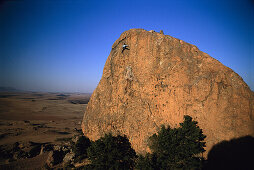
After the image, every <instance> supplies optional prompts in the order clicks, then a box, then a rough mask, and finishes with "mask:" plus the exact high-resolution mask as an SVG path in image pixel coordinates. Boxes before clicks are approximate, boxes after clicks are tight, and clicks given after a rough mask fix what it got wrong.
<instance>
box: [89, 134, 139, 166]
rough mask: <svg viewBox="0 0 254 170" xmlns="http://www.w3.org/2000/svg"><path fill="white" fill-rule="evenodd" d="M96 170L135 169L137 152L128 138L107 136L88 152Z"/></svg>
mask: <svg viewBox="0 0 254 170" xmlns="http://www.w3.org/2000/svg"><path fill="white" fill-rule="evenodd" d="M87 154H88V158H89V160H90V161H91V165H89V166H91V167H94V169H133V167H134V161H135V158H136V152H135V151H134V150H133V149H132V148H131V144H130V142H129V140H128V138H127V137H126V136H120V135H117V136H113V135H112V134H106V135H105V136H104V137H102V138H100V139H98V140H97V141H95V142H93V143H92V145H91V146H90V147H89V148H88V150H87Z"/></svg>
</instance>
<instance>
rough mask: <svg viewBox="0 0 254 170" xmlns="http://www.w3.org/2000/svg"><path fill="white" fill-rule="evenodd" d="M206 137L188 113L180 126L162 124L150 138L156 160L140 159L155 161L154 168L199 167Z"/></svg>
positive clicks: (149, 159)
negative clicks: (172, 126)
mask: <svg viewBox="0 0 254 170" xmlns="http://www.w3.org/2000/svg"><path fill="white" fill-rule="evenodd" d="M205 137H206V136H205V135H204V134H203V132H202V130H201V129H200V128H199V126H198V125H197V122H196V121H193V120H192V118H191V117H190V116H188V115H186V116H184V122H183V123H180V127H179V128H170V126H168V127H165V126H162V127H161V129H160V130H159V132H158V133H157V134H154V135H152V136H151V137H150V138H149V147H150V149H151V150H152V151H153V153H152V154H153V156H152V157H153V159H154V160H151V158H149V157H144V158H139V161H141V162H142V161H143V162H148V164H151V162H153V163H155V165H156V166H157V167H156V168H154V169H178V168H181V169H182V168H184V169H192V168H194V169H198V168H200V166H201V161H202V156H201V154H202V153H203V152H204V151H205V150H204V147H205V142H204V139H205ZM150 157H151V156H150ZM154 157H156V159H155V158H154ZM149 161H150V162H149ZM137 165H138V164H137ZM139 169H145V168H139Z"/></svg>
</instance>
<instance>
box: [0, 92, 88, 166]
mask: <svg viewBox="0 0 254 170" xmlns="http://www.w3.org/2000/svg"><path fill="white" fill-rule="evenodd" d="M89 98H90V94H81V93H39V92H1V93H0V146H1V149H8V148H11V147H12V146H13V144H14V143H16V142H18V143H19V144H21V145H22V146H23V147H24V148H25V147H27V149H28V150H29V149H30V148H29V146H30V145H29V143H31V142H34V143H54V144H56V143H61V142H64V141H65V140H66V139H68V138H70V137H73V136H74V135H76V134H78V133H80V132H81V121H82V118H83V115H84V111H85V109H86V106H87V103H88V101H89ZM14 162H15V161H14ZM9 163H13V162H10V161H9V160H4V159H1V160H0V165H4V164H9Z"/></svg>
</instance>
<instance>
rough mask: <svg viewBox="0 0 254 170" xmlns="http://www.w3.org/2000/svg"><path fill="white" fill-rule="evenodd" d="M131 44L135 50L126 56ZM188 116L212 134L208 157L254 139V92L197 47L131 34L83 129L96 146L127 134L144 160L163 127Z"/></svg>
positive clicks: (117, 48)
mask: <svg viewBox="0 0 254 170" xmlns="http://www.w3.org/2000/svg"><path fill="white" fill-rule="evenodd" d="M124 43H125V44H127V45H128V46H129V47H128V49H126V50H124V51H123V52H122V45H123V44H124ZM186 114H188V115H190V116H192V117H193V118H194V119H195V120H196V121H198V123H199V126H200V127H201V128H202V129H203V131H204V134H205V135H207V138H206V142H207V148H206V149H207V150H209V149H210V148H211V147H212V146H213V145H214V144H215V143H217V142H219V141H222V140H228V139H231V138H234V137H240V136H244V135H254V133H253V132H254V121H253V120H254V110H253V93H252V91H251V90H250V89H249V87H248V86H247V84H246V83H245V82H244V81H243V80H242V78H241V77H240V76H239V75H238V74H236V73H235V72H234V71H232V70H231V69H230V68H228V67H226V66H224V65H223V64H221V63H220V62H219V61H217V60H216V59H214V58H212V57H210V56H209V55H208V54H206V53H204V52H202V51H199V49H198V48H197V47H196V46H194V45H191V44H189V43H186V42H184V41H182V40H179V39H176V38H173V37H171V36H169V35H164V34H160V33H157V32H154V31H145V30H143V29H131V30H129V31H126V32H124V33H122V35H121V36H120V38H119V39H118V40H117V41H116V42H115V43H114V44H113V46H112V50H111V53H110V55H109V57H108V59H107V61H106V64H105V67H104V70H103V75H102V78H101V80H100V83H99V84H98V86H97V88H96V89H95V91H94V92H93V94H92V96H91V99H90V101H89V104H88V106H87V108H86V112H85V114H84V119H83V122H82V130H83V133H84V134H85V135H86V136H88V137H89V138H90V139H92V140H96V139H98V138H100V137H101V136H103V135H104V133H107V132H112V133H113V134H118V133H120V134H126V135H127V136H128V137H129V139H130V142H131V143H132V146H133V148H134V149H135V150H136V151H138V152H139V153H142V152H144V151H148V147H147V139H148V137H149V136H151V135H152V134H153V133H155V132H156V131H157V130H158V129H159V128H160V126H161V125H162V124H166V125H170V126H172V127H174V126H176V125H178V124H179V123H180V122H182V121H183V115H186Z"/></svg>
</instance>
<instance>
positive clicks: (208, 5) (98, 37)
mask: <svg viewBox="0 0 254 170" xmlns="http://www.w3.org/2000/svg"><path fill="white" fill-rule="evenodd" d="M131 28H144V29H146V30H155V31H159V30H161V29H162V30H163V31H164V33H165V34H167V35H171V36H173V37H176V38H179V39H182V40H184V41H186V42H189V43H191V44H194V45H196V46H197V47H198V48H199V49H200V50H202V51H204V52H206V53H208V54H209V55H211V56H212V57H213V58H216V59H217V60H219V61H220V62H222V63H223V64H224V65H226V66H228V67H230V68H232V69H233V70H234V71H235V72H236V73H238V74H239V75H240V76H241V77H243V79H244V80H245V82H246V83H247V84H248V85H249V86H250V87H251V89H252V90H254V2H253V1H251V0H217V1H216V0H210V1H207V0H200V1H196V0H174V1H170V0H165V1H161V0H156V1H155V0H152V1H149V0H146V1H135V0H126V1H124V0H122V1H121V0H115V1H113V0H112V1H110V0H108V1H106V0H105V1H95V0H83V1H81V0H69V1H67V0H59V1H57V0H45V1H42V0H40V1H36V0H6V1H4V2H2V1H1V2H0V57H1V60H0V86H11V87H15V88H18V89H24V90H33V91H51V92H55V91H58V92H59V91H60V92H92V91H93V90H94V89H95V88H96V86H97V84H98V82H99V80H100V78H101V76H102V71H103V67H104V64H105V61H106V59H107V57H108V55H109V53H110V50H111V46H112V44H113V43H114V41H115V40H116V39H118V37H119V36H120V34H121V33H122V32H124V31H126V30H129V29H131Z"/></svg>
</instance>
